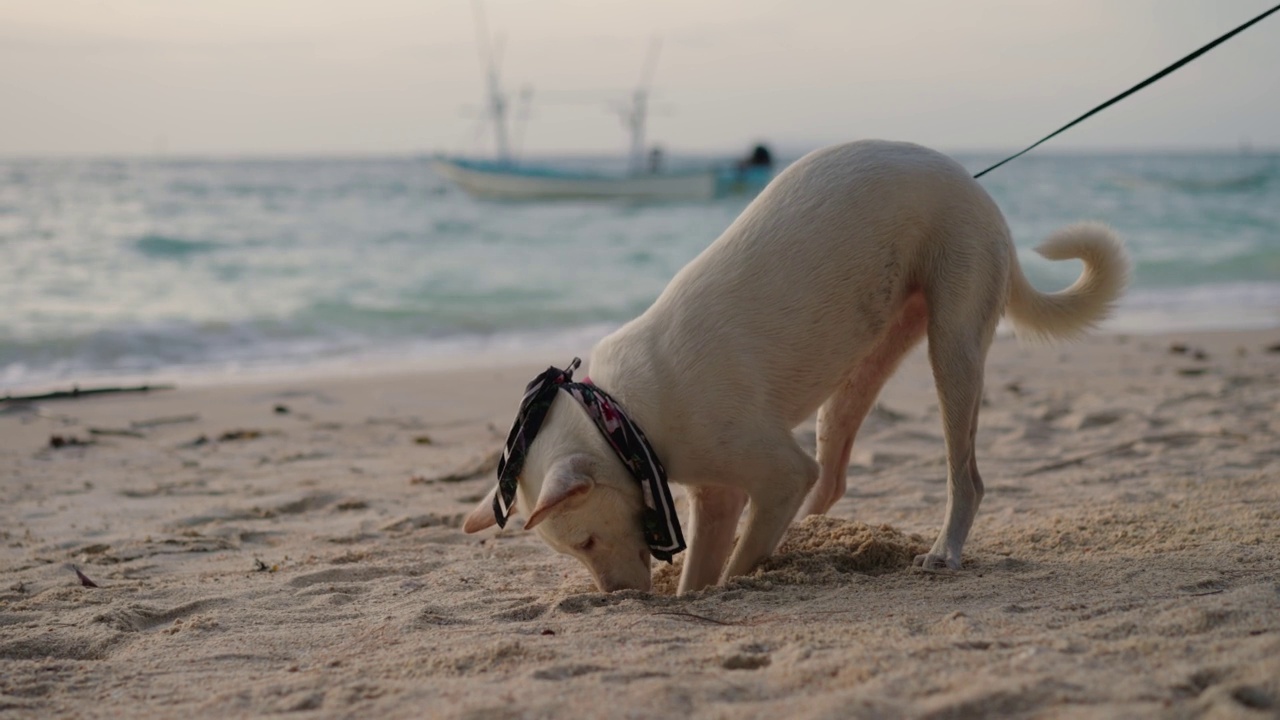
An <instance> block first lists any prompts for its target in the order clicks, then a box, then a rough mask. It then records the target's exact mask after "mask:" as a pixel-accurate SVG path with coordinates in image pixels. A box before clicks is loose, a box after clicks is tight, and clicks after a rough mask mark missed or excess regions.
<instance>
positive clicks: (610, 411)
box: [493, 358, 684, 562]
mask: <svg viewBox="0 0 1280 720" xmlns="http://www.w3.org/2000/svg"><path fill="white" fill-rule="evenodd" d="M581 364H582V360H580V359H579V358H574V359H573V362H571V363H569V367H568V368H567V369H565V370H561V369H559V368H556V367H549V368H547V370H546V372H544V373H542V374H541V375H539V376H538V377H536V378H534V379H533V382H531V383H529V384H528V386H526V387H525V389H524V399H523V400H521V401H520V410H519V411H517V412H516V422H515V424H514V425H512V426H511V434H509V435H508V436H507V446H506V449H505V450H504V451H503V453H502V459H501V460H499V461H498V492H496V493H494V496H493V514H494V517H496V518H497V520H498V527H506V526H507V518H508V517H509V516H510V515H511V507H512V504H513V503H514V502H515V499H516V484H517V480H518V479H519V477H520V471H521V470H522V469H523V468H524V460H525V456H526V455H527V454H528V452H529V446H530V445H532V444H533V440H534V438H536V437H537V436H538V430H539V429H541V428H542V421H543V419H545V418H546V416H547V411H548V410H549V409H551V403H552V401H553V400H555V398H556V392H557V391H559V390H564V391H565V392H567V393H569V395H571V396H573V398H574V399H575V400H577V401H578V402H579V403H580V404H581V405H582V407H583V408H584V409H585V410H586V411H587V415H590V416H591V419H592V420H594V421H595V424H596V428H598V429H599V430H600V434H601V435H604V439H605V440H607V441H608V443H609V446H610V447H612V448H613V451H614V452H615V453H616V454H617V455H618V459H619V460H621V461H622V464H623V465H626V466H627V469H628V470H630V471H631V475H632V476H633V477H634V478H635V479H636V482H638V483H640V491H641V493H642V494H643V495H644V504H645V511H644V514H643V515H642V516H641V518H640V524H641V527H642V528H643V530H644V538H645V540H646V541H647V542H648V543H649V552H650V553H652V554H653V556H654V557H656V558H658V559H659V560H666V561H667V562H671V558H672V557H673V556H674V555H675V554H676V553H678V552H680V551H681V550H684V536H683V535H682V534H681V533H680V519H679V518H677V517H676V507H675V502H674V501H673V500H672V499H671V488H670V487H668V486H667V471H666V469H664V468H663V467H662V463H661V462H659V460H658V456H657V454H656V453H654V451H653V447H652V446H651V445H650V444H649V440H648V438H646V437H645V436H644V433H642V432H640V428H638V427H636V425H635V423H633V422H631V418H629V417H627V415H626V414H625V413H624V412H622V407H621V406H620V405H618V401H617V400H614V399H613V398H612V397H610V396H609V394H608V393H606V392H605V391H603V390H601V389H600V388H598V387H596V386H595V385H592V384H591V382H590V381H589V380H588V381H587V382H580V383H577V382H573V371H574V370H577V369H578V366H579V365H581Z"/></svg>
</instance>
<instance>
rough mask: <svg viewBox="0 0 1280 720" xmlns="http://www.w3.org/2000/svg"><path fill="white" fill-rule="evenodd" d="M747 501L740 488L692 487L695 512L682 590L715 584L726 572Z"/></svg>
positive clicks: (690, 503)
mask: <svg viewBox="0 0 1280 720" xmlns="http://www.w3.org/2000/svg"><path fill="white" fill-rule="evenodd" d="M746 504H747V494H746V493H745V492H743V491H742V490H741V489H739V488H733V487H725V486H720V485H706V486H702V487H690V488H689V507H690V510H691V514H692V522H691V523H690V528H691V536H690V539H689V551H688V553H687V554H686V555H685V558H684V570H683V571H681V573H680V590H679V594H681V595H683V594H685V593H687V592H694V591H697V590H701V589H703V588H705V587H707V586H709V585H715V584H716V583H717V582H718V581H719V580H720V574H721V573H722V572H724V561H725V559H726V558H728V557H729V551H730V550H732V549H733V534H734V532H735V531H736V530H737V529H738V518H740V517H741V516H742V508H743V506H744V505H746Z"/></svg>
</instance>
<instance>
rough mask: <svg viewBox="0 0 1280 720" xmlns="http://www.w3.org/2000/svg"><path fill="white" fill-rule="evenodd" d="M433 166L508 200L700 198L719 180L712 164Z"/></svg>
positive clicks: (467, 186) (469, 187)
mask: <svg viewBox="0 0 1280 720" xmlns="http://www.w3.org/2000/svg"><path fill="white" fill-rule="evenodd" d="M435 169H436V172H438V173H440V174H441V175H442V176H444V177H446V178H448V179H449V180H452V181H453V182H454V183H456V184H457V185H458V186H459V187H461V188H462V189H463V190H466V191H467V192H468V193H470V194H472V195H475V196H476V197H484V198H502V199H508V200H547V199H558V198H586V199H602V200H607V199H628V200H651V201H680V200H686V201H697V200H710V199H712V198H714V197H716V195H717V194H718V192H717V190H718V187H719V185H720V183H719V181H718V178H717V173H716V172H715V171H714V170H706V171H701V172H690V173H679V174H654V175H620V176H610V175H592V174H588V173H572V172H559V171H551V170H540V169H529V168H518V167H514V166H502V165H499V164H497V163H493V164H490V163H478V162H475V161H462V160H437V161H436V163H435Z"/></svg>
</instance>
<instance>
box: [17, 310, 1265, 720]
mask: <svg viewBox="0 0 1280 720" xmlns="http://www.w3.org/2000/svg"><path fill="white" fill-rule="evenodd" d="M585 350H586V349H585V348H583V349H582V350H581V352H583V353H585ZM568 359H569V358H568V357H547V358H545V359H543V360H537V361H534V362H529V363H524V364H520V365H518V366H512V367H502V368H496V369H491V368H472V369H458V370H439V371H437V370H432V371H424V372H416V373H398V374H397V373H383V374H376V375H367V376H361V377H346V378H343V377H334V378H318V377H317V378H312V377H304V378H298V379H292V380H289V379H283V380H282V379H276V380H272V381H270V382H246V383H243V384H238V385H210V386H199V387H191V388H187V387H179V388H178V389H176V390H173V391H166V392H156V393H150V394H146V395H118V396H106V397H99V398H83V399H77V400H68V401H50V402H37V403H10V404H2V403H0V541H2V542H0V717H5V718H51V717H113V718H116V717H131V718H172V717H183V718H227V717H252V716H260V715H270V714H276V713H285V712H288V713H291V716H293V717H302V718H307V717H380V718H410V717H412V718H419V717H465V718H495V719H496V718H565V717H642V718H649V717H654V718H657V717H666V718H670V717H744V718H750V717H759V718H779V717H788V718H790V717H797V718H843V717H921V718H944V717H975V716H1001V717H1090V718H1093V717H1115V718H1130V717H1239V718H1254V717H1278V716H1280V329H1274V330H1269V331H1256V332H1234V333H1232V332H1219V333H1179V334H1169V335H1130V336H1123V335H1099V336H1096V337H1093V338H1090V339H1087V340H1084V341H1082V342H1080V343H1077V344H1064V345H1056V346H1034V345H1026V344H1019V343H1018V342H1017V341H1015V340H1013V339H1011V338H1001V339H1000V340H998V341H997V343H996V346H995V347H994V348H993V351H992V353H991V358H990V360H989V362H988V366H987V382H988V386H987V388H986V402H985V405H986V407H985V408H984V410H983V415H982V420H981V426H980V431H979V436H978V447H979V456H978V461H979V464H980V466H981V467H982V470H983V476H984V478H985V479H986V482H987V494H986V498H985V500H984V502H983V506H982V509H981V511H980V513H979V515H978V520H977V523H976V525H975V528H974V531H973V534H972V536H971V539H970V541H969V544H968V546H967V547H966V557H965V569H964V571H963V572H961V573H958V574H930V573H923V572H921V571H919V570H917V569H915V568H912V567H910V557H911V556H912V555H913V554H914V553H915V552H917V551H919V548H921V547H922V546H925V545H927V544H928V543H929V542H931V541H932V539H933V537H934V534H935V533H936V532H937V529H938V527H939V525H940V524H941V521H942V519H943V506H944V502H945V484H944V480H945V467H944V464H943V457H944V448H943V442H942V435H941V428H940V425H939V419H938V413H937V403H936V398H935V396H934V394H933V384H932V379H931V376H930V374H929V370H928V366H927V363H926V361H925V356H924V353H923V352H921V351H920V350H917V351H916V352H915V353H913V354H912V356H911V357H910V358H909V360H908V361H907V362H906V363H905V365H904V366H903V369H902V370H901V371H900V372H899V374H898V375H897V376H896V377H895V378H894V379H893V380H892V381H891V383H890V385H889V387H888V388H886V390H885V392H884V394H883V395H882V397H881V404H880V406H879V407H877V408H876V410H875V411H874V412H873V414H872V416H871V418H870V419H869V420H868V422H867V423H866V424H865V425H864V427H863V430H862V433H861V435H860V436H859V438H858V442H857V444H856V445H855V448H854V456H853V462H852V464H851V466H850V468H849V475H850V478H849V490H848V493H847V495H846V496H845V497H844V499H842V500H841V501H840V502H839V503H838V504H837V505H836V507H835V508H834V509H833V511H832V514H831V516H829V517H826V518H813V519H809V520H806V521H804V522H802V523H800V524H798V525H797V526H795V527H793V528H792V530H791V532H790V534H789V535H788V537H787V540H786V541H785V542H784V546H783V547H782V548H781V549H780V550H779V552H778V553H777V554H776V555H775V557H773V558H772V559H771V560H770V561H769V562H768V563H767V564H766V565H765V566H764V567H762V568H761V569H759V570H758V571H757V572H756V573H755V574H753V575H751V576H747V577H744V578H740V579H737V580H735V581H733V582H731V583H730V584H729V585H728V586H727V587H721V588H715V589H711V590H707V591H704V592H701V593H696V594H693V595H689V596H685V597H679V598H677V597H673V596H672V594H671V593H672V592H673V590H674V586H675V577H676V575H677V574H678V570H677V568H673V567H670V566H663V567H658V566H656V565H655V578H656V582H655V591H654V593H653V594H644V593H636V592H620V593H614V594H609V595H605V594H600V593H597V592H594V589H593V587H592V585H591V583H590V578H589V576H588V575H587V573H586V571H585V570H584V569H583V568H581V567H580V566H579V565H578V564H577V563H576V561H574V560H572V559H570V558H567V557H563V556H558V555H555V554H554V553H553V552H552V551H551V550H550V549H548V548H547V547H546V546H545V545H544V544H543V543H542V542H541V541H540V540H539V539H538V538H537V537H536V536H534V535H533V534H532V533H525V532H522V531H521V530H519V525H520V523H518V522H517V523H513V524H511V525H509V526H508V528H507V529H506V530H505V531H502V532H497V533H494V532H492V531H490V532H486V533H482V534H479V535H474V536H469V535H465V534H463V533H462V531H461V530H460V529H459V525H460V523H461V519H462V517H463V515H464V514H465V513H466V512H467V511H468V510H470V509H471V507H472V506H473V505H474V503H475V502H476V501H477V500H478V499H479V498H480V497H481V496H482V495H483V494H485V493H486V492H487V491H488V490H489V489H490V487H491V486H492V483H493V482H494V480H493V465H494V462H495V461H496V455H497V453H498V451H499V449H500V447H501V443H502V439H503V438H504V437H505V434H506V431H507V429H508V427H509V425H510V422H511V419H512V414H513V412H514V409H515V406H516V404H517V402H518V400H519V395H520V392H521V390H522V388H523V386H524V384H525V383H526V382H527V381H528V380H529V379H530V378H531V377H532V376H533V375H534V374H535V373H536V372H538V371H540V370H542V369H543V368H545V366H546V365H547V364H549V363H555V364H563V363H564V362H565V361H567V360H568ZM162 379H163V378H157V380H162ZM797 433H799V434H800V435H801V436H802V437H803V439H804V442H805V443H807V445H808V446H809V447H812V435H813V429H812V426H811V425H809V426H804V427H801V428H799V429H798V430H797ZM55 444H56V445H59V446H58V447H55V446H54V445H55ZM677 562H678V560H677ZM76 569H78V570H79V572H80V573H82V575H83V579H84V580H87V581H90V582H92V583H93V584H94V585H96V587H88V586H86V585H85V584H84V583H83V582H82V578H81V577H80V576H78V575H77V571H76Z"/></svg>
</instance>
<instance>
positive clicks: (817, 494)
mask: <svg viewBox="0 0 1280 720" xmlns="http://www.w3.org/2000/svg"><path fill="white" fill-rule="evenodd" d="M926 318H927V314H926V310H925V302H924V295H923V294H922V293H912V294H911V295H909V296H908V297H907V300H906V302H905V303H903V306H902V309H901V310H900V311H899V312H898V316H897V318H895V320H894V321H893V323H892V324H891V325H890V326H889V329H888V331H886V332H885V333H884V335H882V336H881V338H880V340H879V341H878V342H877V343H876V346H875V347H874V348H873V349H872V350H871V353H870V354H869V355H868V356H867V357H866V358H865V359H864V360H863V361H862V362H861V363H859V364H858V367H857V369H855V370H854V371H853V372H852V373H851V374H850V375H849V377H848V379H846V380H845V382H844V384H843V385H841V386H840V389H839V390H836V392H835V394H833V395H832V396H831V397H830V398H828V399H827V401H826V402H825V403H823V405H822V408H821V409H819V410H818V466H819V468H820V470H819V473H818V482H817V484H815V485H814V486H813V490H811V491H809V497H808V499H807V500H806V501H805V504H804V507H803V509H802V510H801V511H800V514H801V515H821V514H823V513H825V512H827V511H828V510H830V509H831V506H832V505H835V504H836V502H837V501H838V500H839V499H840V498H842V497H844V491H845V476H846V474H847V472H848V468H849V453H851V452H852V451H853V439H854V437H856V436H857V434H858V428H859V427H861V426H862V421H863V420H864V419H865V418H866V416H867V412H868V411H870V410H871V406H872V404H873V403H875V401H876V397H877V396H879V395H880V389H881V388H883V387H884V384H885V381H887V380H888V379H889V376H891V375H893V372H894V370H897V369H898V365H899V363H901V362H902V358H904V357H906V354H907V353H908V352H909V351H910V350H911V348H913V347H915V346H916V344H917V343H919V342H920V338H922V337H924V332H925V327H926Z"/></svg>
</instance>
